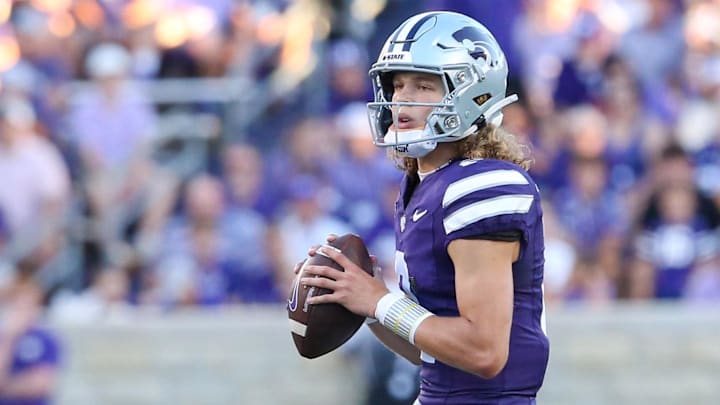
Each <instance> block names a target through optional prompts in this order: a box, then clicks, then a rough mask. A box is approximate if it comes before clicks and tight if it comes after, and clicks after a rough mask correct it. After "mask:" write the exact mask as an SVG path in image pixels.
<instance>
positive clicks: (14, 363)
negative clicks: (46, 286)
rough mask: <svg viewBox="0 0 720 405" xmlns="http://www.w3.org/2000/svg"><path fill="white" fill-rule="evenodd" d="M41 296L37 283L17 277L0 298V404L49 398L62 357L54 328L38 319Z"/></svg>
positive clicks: (35, 404) (40, 403)
mask: <svg viewBox="0 0 720 405" xmlns="http://www.w3.org/2000/svg"><path fill="white" fill-rule="evenodd" d="M42 301H43V296H42V292H41V291H40V288H39V287H38V285H36V284H35V283H34V281H32V280H31V279H28V278H18V279H16V280H15V281H14V286H13V288H12V290H11V292H10V294H9V295H8V296H6V297H3V298H2V308H3V319H2V323H0V404H2V405H25V404H33V405H44V404H49V403H50V402H51V398H52V397H53V394H54V391H55V386H56V384H57V381H58V374H59V371H60V367H61V360H62V346H61V345H60V341H59V339H58V337H57V336H56V334H55V332H53V331H52V330H50V329H48V328H47V327H46V326H45V325H43V323H42V321H41V314H42V310H43V302H42Z"/></svg>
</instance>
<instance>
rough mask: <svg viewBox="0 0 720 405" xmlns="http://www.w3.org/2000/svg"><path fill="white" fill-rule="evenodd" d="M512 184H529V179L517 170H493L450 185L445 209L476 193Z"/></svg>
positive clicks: (446, 192)
mask: <svg viewBox="0 0 720 405" xmlns="http://www.w3.org/2000/svg"><path fill="white" fill-rule="evenodd" d="M512 184H528V181H527V179H526V178H525V176H523V175H522V174H521V173H520V172H518V171H516V170H492V171H489V172H485V173H479V174H476V175H473V176H470V177H466V178H464V179H462V180H458V181H456V182H454V183H452V184H450V185H449V186H448V188H447V190H445V195H444V196H443V202H442V206H443V208H445V207H447V206H448V205H450V204H452V203H453V202H455V201H457V200H458V199H460V198H462V197H463V196H466V195H468V194H470V193H473V192H475V191H479V190H484V189H487V188H491V187H497V186H507V185H512Z"/></svg>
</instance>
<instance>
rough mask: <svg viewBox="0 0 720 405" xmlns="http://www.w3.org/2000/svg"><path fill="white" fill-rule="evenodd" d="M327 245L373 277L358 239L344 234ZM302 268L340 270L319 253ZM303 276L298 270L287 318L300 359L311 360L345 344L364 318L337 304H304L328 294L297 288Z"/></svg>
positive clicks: (369, 262)
mask: <svg viewBox="0 0 720 405" xmlns="http://www.w3.org/2000/svg"><path fill="white" fill-rule="evenodd" d="M327 246H330V247H332V248H335V249H337V250H340V251H341V252H342V253H343V254H344V255H345V256H346V257H347V258H348V259H350V260H351V261H352V262H353V263H355V264H357V265H358V266H359V267H360V268H362V269H363V270H365V271H366V272H367V273H368V274H370V275H372V274H373V263H372V260H371V259H370V254H369V253H368V251H367V247H365V243H364V242H363V240H362V239H361V238H360V237H359V236H357V235H353V234H345V235H342V236H339V237H337V239H335V240H333V241H332V242H329V244H328V245H327ZM305 265H317V266H328V267H332V268H335V269H338V270H340V271H343V268H342V267H341V266H340V265H339V264H337V263H336V262H335V261H334V260H332V259H330V258H329V257H326V256H323V255H322V253H321V252H320V251H317V252H316V254H315V255H314V256H311V257H309V258H308V259H307V260H306V261H305V263H304V265H303V267H304V266H305ZM302 277H303V268H300V271H299V272H298V274H297V275H296V276H295V281H294V282H293V286H292V289H291V290H290V297H289V298H288V307H287V308H288V317H289V321H290V331H291V335H292V338H293V341H294V342H295V347H297V350H298V352H299V353H300V355H301V356H303V357H307V358H309V359H312V358H315V357H319V356H322V355H323V354H326V353H329V352H331V351H333V350H335V349H337V348H338V347H340V346H341V345H342V344H343V343H345V342H347V340H348V339H350V338H351V337H352V336H353V335H354V334H355V332H357V330H358V329H360V327H361V326H362V324H363V322H364V321H365V317H364V316H360V315H356V314H354V313H352V312H350V311H348V310H347V309H346V308H345V307H343V306H342V305H340V304H315V305H309V304H306V301H307V299H308V298H310V297H314V296H317V295H323V294H328V293H330V292H331V291H330V290H328V289H325V288H316V287H307V286H305V287H303V286H302V285H300V279H301V278H302ZM316 277H318V276H316Z"/></svg>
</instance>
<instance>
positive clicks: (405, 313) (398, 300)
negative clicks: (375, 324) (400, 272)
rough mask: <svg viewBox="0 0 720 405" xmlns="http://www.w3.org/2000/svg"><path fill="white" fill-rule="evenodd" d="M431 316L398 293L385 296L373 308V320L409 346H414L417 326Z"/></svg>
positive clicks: (428, 312)
mask: <svg viewBox="0 0 720 405" xmlns="http://www.w3.org/2000/svg"><path fill="white" fill-rule="evenodd" d="M431 315H433V313H432V312H430V311H428V310H427V309H425V308H423V307H422V306H421V305H420V304H418V303H417V302H415V301H413V300H411V299H410V298H408V297H406V296H405V294H400V293H388V294H385V295H384V296H383V297H382V298H380V301H378V303H377V306H376V308H375V318H377V320H378V321H380V323H381V324H382V325H383V326H385V327H386V328H388V329H390V330H391V331H392V332H393V333H395V334H396V335H398V336H400V337H402V338H403V339H405V340H407V341H408V342H410V343H411V344H415V331H417V328H418V326H420V324H421V323H422V322H423V321H424V320H425V319H427V318H428V317H430V316H431Z"/></svg>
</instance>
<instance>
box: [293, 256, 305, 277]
mask: <svg viewBox="0 0 720 405" xmlns="http://www.w3.org/2000/svg"><path fill="white" fill-rule="evenodd" d="M303 264H305V259H303V260H300V261H299V262H297V263H295V268H294V269H293V273H295V274H298V273H299V272H300V269H301V268H302V266H303Z"/></svg>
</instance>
